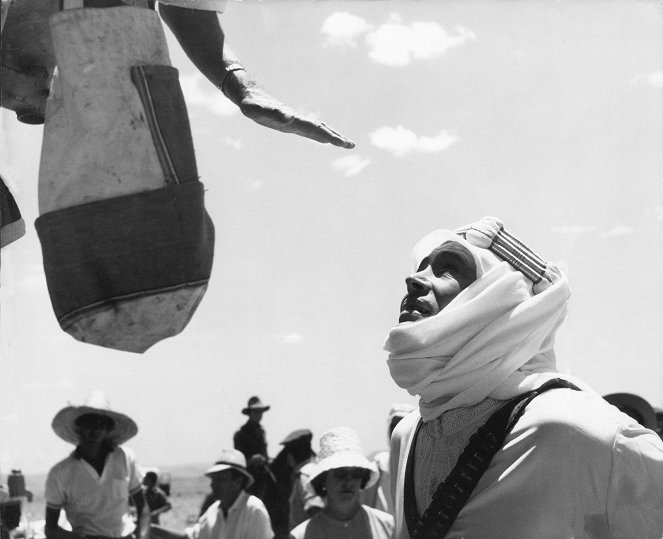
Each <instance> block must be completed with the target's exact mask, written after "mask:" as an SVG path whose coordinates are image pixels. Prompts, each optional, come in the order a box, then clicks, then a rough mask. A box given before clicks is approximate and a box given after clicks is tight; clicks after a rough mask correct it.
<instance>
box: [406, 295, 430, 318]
mask: <svg viewBox="0 0 663 539" xmlns="http://www.w3.org/2000/svg"><path fill="white" fill-rule="evenodd" d="M431 312H432V310H431V308H430V307H429V306H428V305H426V304H425V303H424V302H422V301H419V300H416V299H408V298H406V299H405V300H404V301H403V304H402V305H401V313H400V315H399V317H398V322H399V323H400V322H416V321H417V320H421V319H422V318H426V317H428V316H430V315H431Z"/></svg>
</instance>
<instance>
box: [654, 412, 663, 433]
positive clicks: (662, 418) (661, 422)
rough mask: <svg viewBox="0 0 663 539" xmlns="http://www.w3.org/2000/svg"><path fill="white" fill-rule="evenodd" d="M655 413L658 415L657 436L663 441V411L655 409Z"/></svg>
mask: <svg viewBox="0 0 663 539" xmlns="http://www.w3.org/2000/svg"><path fill="white" fill-rule="evenodd" d="M654 413H655V414H656V434H658V435H659V436H660V438H661V440H663V410H661V409H660V408H654Z"/></svg>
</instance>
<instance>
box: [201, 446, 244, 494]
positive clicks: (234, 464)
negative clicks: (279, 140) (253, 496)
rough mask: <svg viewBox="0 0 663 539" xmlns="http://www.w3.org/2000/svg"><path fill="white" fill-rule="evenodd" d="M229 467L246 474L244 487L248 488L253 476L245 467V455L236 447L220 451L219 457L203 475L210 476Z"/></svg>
mask: <svg viewBox="0 0 663 539" xmlns="http://www.w3.org/2000/svg"><path fill="white" fill-rule="evenodd" d="M230 469H233V470H237V471H238V472H240V473H242V474H244V475H245V476H246V478H247V479H248V482H247V483H246V485H245V487H244V488H248V487H249V486H251V485H252V484H253V476H252V475H251V474H250V473H249V472H248V471H247V469H246V457H244V454H243V453H242V452H241V451H237V449H224V450H223V451H222V452H221V457H220V458H219V459H218V460H217V461H216V462H215V463H214V466H212V467H211V468H209V469H208V470H207V471H206V472H205V475H206V476H208V477H210V476H212V475H214V474H215V473H219V472H222V471H224V470H230Z"/></svg>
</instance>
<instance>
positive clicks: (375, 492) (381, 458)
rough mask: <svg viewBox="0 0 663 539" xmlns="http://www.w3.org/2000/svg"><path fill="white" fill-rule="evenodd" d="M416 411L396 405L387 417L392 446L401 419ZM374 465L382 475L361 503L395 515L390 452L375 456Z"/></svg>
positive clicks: (366, 491)
mask: <svg viewBox="0 0 663 539" xmlns="http://www.w3.org/2000/svg"><path fill="white" fill-rule="evenodd" d="M412 410H414V406H412V405H411V404H398V403H397V404H394V405H393V406H392V407H391V410H389V416H388V417H387V440H388V441H389V443H390V444H391V433H392V432H394V428H395V427H396V425H398V423H399V422H400V420H401V419H403V418H404V417H405V416H406V415H407V414H409V413H410V412H411V411H412ZM373 463H374V464H375V466H376V467H377V469H378V472H379V474H380V476H379V478H378V480H377V481H376V483H375V485H373V486H372V487H370V488H367V489H364V491H363V492H362V495H361V501H362V503H363V504H364V505H368V506H370V507H374V508H375V509H379V510H380V511H385V512H386V513H389V514H390V515H393V514H394V500H393V497H392V495H391V473H390V472H389V450H388V449H387V450H386V451H380V452H378V453H376V454H375V455H374V456H373Z"/></svg>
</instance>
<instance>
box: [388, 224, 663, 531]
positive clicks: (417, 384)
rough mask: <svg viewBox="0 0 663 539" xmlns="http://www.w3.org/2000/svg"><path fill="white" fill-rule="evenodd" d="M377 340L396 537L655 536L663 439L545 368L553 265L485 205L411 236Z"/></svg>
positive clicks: (556, 284)
mask: <svg viewBox="0 0 663 539" xmlns="http://www.w3.org/2000/svg"><path fill="white" fill-rule="evenodd" d="M405 282H406V286H407V293H406V295H405V297H404V298H403V300H402V302H401V308H400V316H399V323H398V325H397V326H396V327H394V328H393V329H392V330H391V331H390V332H389V336H388V338H387V341H386V343H385V349H386V350H387V351H388V352H389V359H388V365H389V369H390V372H391V376H392V378H393V379H394V381H395V382H396V383H397V384H398V385H399V386H400V387H402V388H404V389H407V390H408V392H409V393H410V394H412V395H419V396H420V401H419V410H418V411H415V412H413V413H412V414H410V415H408V416H407V417H405V418H404V419H403V420H402V421H401V422H400V423H399V424H398V425H397V426H396V429H395V430H394V434H393V437H392V449H391V471H392V473H391V476H392V491H393V492H394V493H395V517H396V534H395V538H396V539H407V538H410V537H416V538H435V539H440V538H442V537H446V538H448V539H451V538H453V539H460V538H466V539H471V538H483V537H490V538H491V539H500V538H504V539H507V538H508V539H512V538H514V537H527V538H529V537H532V538H534V537H535V538H537V539H547V538H556V539H557V538H559V539H562V538H564V539H566V538H569V537H587V538H600V539H606V538H617V537H619V538H635V537H642V538H645V537H647V538H660V537H661V536H662V535H663V511H661V507H663V489H662V488H661V485H663V444H661V440H660V439H659V438H658V436H656V434H655V433H654V432H652V431H651V430H649V429H647V428H645V427H643V426H642V425H639V424H638V423H636V422H635V421H633V420H632V419H631V418H630V417H628V416H627V415H625V414H623V413H621V412H619V411H618V410H617V409H616V408H614V407H613V406H611V405H609V404H608V403H607V402H606V401H605V400H603V399H602V398H601V396H600V395H598V394H597V393H596V392H594V391H593V390H592V389H591V388H589V387H588V386H587V385H586V384H585V383H584V382H582V381H581V380H578V379H575V378H573V377H571V376H569V375H566V374H564V373H561V372H559V371H558V370H557V369H556V364H555V363H556V360H555V353H554V349H553V346H554V337H555V332H556V330H557V328H558V327H559V325H560V324H561V323H562V321H563V319H564V316H565V314H566V308H567V303H568V300H569V295H570V292H569V285H568V281H567V279H566V277H565V275H564V274H563V273H562V272H561V271H560V270H559V269H558V268H556V267H555V266H553V265H551V264H549V263H547V262H546V261H545V260H543V259H542V258H541V257H539V256H538V255H536V254H535V253H534V252H533V251H532V250H531V249H529V248H528V247H527V246H525V245H524V244H523V243H522V242H520V241H519V240H517V239H516V238H515V237H513V236H512V235H511V234H509V233H508V232H507V231H506V230H505V229H504V226H503V224H502V222H501V221H499V220H498V219H495V218H492V217H491V218H484V219H482V220H481V221H478V222H476V223H473V224H472V225H470V226H467V227H464V228H461V229H458V230H456V231H449V230H437V231H435V232H432V233H431V234H429V235H427V236H426V237H424V238H423V239H422V240H421V241H420V242H419V243H418V244H417V245H416V246H415V249H414V267H413V271H412V273H411V274H410V275H409V276H408V277H407V278H406V279H405Z"/></svg>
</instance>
